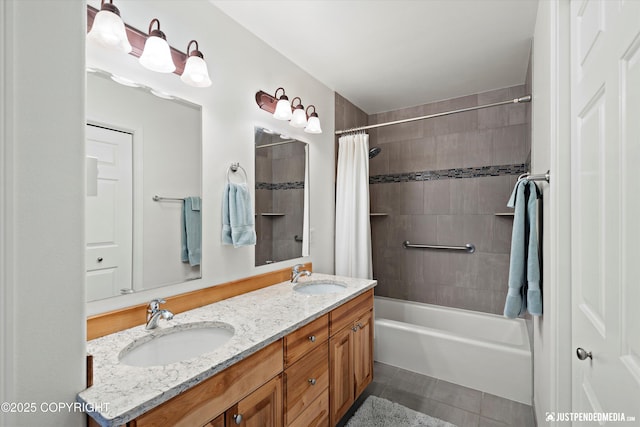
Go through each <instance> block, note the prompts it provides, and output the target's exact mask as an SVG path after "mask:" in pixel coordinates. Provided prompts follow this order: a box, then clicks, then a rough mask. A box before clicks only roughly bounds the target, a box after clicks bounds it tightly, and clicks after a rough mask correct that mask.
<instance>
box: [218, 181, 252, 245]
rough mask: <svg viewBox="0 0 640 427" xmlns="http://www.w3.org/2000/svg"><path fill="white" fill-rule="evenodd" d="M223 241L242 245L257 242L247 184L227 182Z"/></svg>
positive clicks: (223, 203) (228, 243)
mask: <svg viewBox="0 0 640 427" xmlns="http://www.w3.org/2000/svg"><path fill="white" fill-rule="evenodd" d="M222 243H223V244H225V245H231V244H232V245H233V247H234V248H238V247H240V246H250V245H255V244H256V230H255V227H254V221H253V207H252V206H251V193H250V192H249V188H248V187H247V184H245V183H242V184H236V183H233V182H229V183H227V185H226V186H225V189H224V196H223V199H222Z"/></svg>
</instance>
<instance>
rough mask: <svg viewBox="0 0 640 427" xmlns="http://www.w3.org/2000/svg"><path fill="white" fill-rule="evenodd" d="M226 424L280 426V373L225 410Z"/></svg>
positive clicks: (248, 426)
mask: <svg viewBox="0 0 640 427" xmlns="http://www.w3.org/2000/svg"><path fill="white" fill-rule="evenodd" d="M226 414H227V426H236V425H238V426H243V427H281V426H282V375H278V376H277V377H275V378H274V379H272V380H271V381H269V382H268V383H266V384H265V385H263V386H262V387H260V388H259V389H257V390H256V391H254V392H253V393H251V394H250V395H249V396H247V397H245V398H244V399H242V400H241V401H240V402H238V403H237V404H236V405H234V406H233V407H232V408H231V409H229V410H228V411H227V412H226Z"/></svg>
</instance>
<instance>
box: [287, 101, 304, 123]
mask: <svg viewBox="0 0 640 427" xmlns="http://www.w3.org/2000/svg"><path fill="white" fill-rule="evenodd" d="M296 99H297V100H298V104H297V105H294V104H295V102H296ZM291 108H293V115H292V117H291V121H290V122H289V124H290V125H291V126H293V127H294V128H303V127H305V126H307V114H306V113H305V112H304V105H302V100H301V99H300V97H299V96H296V97H295V98H293V101H291Z"/></svg>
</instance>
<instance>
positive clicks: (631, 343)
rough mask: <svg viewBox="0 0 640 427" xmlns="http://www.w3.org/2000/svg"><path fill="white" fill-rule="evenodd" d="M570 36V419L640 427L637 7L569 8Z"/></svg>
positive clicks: (580, 1) (607, 0)
mask: <svg viewBox="0 0 640 427" xmlns="http://www.w3.org/2000/svg"><path fill="white" fill-rule="evenodd" d="M571 32H572V35H571V93H572V95H571V121H572V124H571V125H572V129H571V133H572V136H571V144H572V145H571V152H572V170H571V181H572V182H571V187H572V188H571V193H572V200H571V203H572V213H571V217H572V230H571V234H572V241H571V246H572V277H573V280H572V282H573V283H572V322H573V324H572V329H573V337H572V341H573V351H574V352H576V351H577V349H578V348H581V349H583V350H584V352H583V353H582V357H583V358H584V360H580V359H579V358H578V355H577V354H574V355H573V367H572V371H573V372H572V377H573V390H572V399H573V411H575V412H589V413H591V412H606V413H609V412H620V413H624V415H625V416H626V417H627V422H626V423H623V425H640V175H639V172H640V1H637V0H600V1H597V0H574V1H572V2H571ZM558 285H559V286H561V285H562V284H561V283H560V284H558ZM589 352H590V353H591V357H589V356H587V353H589ZM633 417H635V420H633V421H632V422H629V419H630V418H633ZM604 424H609V425H610V423H608V422H606V421H599V422H584V421H577V422H575V423H574V425H604ZM614 424H617V423H614Z"/></svg>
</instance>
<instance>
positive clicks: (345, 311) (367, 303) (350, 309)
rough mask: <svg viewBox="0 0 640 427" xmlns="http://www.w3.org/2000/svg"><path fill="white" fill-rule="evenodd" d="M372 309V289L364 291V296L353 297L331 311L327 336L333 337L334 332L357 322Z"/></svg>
mask: <svg viewBox="0 0 640 427" xmlns="http://www.w3.org/2000/svg"><path fill="white" fill-rule="evenodd" d="M372 308H373V289H370V290H368V291H366V292H365V293H364V294H362V295H360V296H357V297H355V298H354V299H352V300H351V301H349V302H347V303H345V304H343V305H341V306H340V307H338V308H336V309H335V310H333V311H332V312H331V313H329V314H330V318H329V335H330V336H333V334H335V333H336V332H338V331H339V330H341V329H342V328H344V327H345V326H349V325H351V324H352V323H353V322H355V321H356V320H358V318H359V317H360V316H362V315H363V314H364V313H366V312H367V311H369V310H371V309H372Z"/></svg>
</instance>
